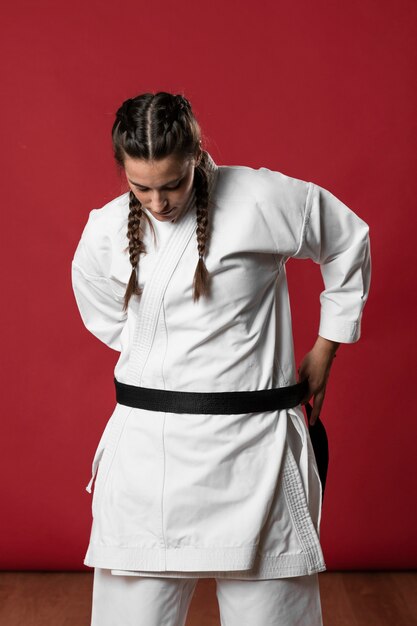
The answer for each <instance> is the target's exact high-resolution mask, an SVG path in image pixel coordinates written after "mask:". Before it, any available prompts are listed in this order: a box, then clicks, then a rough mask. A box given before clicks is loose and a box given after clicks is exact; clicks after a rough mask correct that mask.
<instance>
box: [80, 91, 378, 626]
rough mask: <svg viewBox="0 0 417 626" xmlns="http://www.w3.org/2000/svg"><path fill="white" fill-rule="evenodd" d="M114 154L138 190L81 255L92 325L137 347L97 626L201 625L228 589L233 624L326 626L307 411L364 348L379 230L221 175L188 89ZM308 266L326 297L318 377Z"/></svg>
mask: <svg viewBox="0 0 417 626" xmlns="http://www.w3.org/2000/svg"><path fill="white" fill-rule="evenodd" d="M112 141H113V147H114V156H115V159H116V163H117V164H118V166H119V167H120V169H121V172H122V174H123V176H126V180H127V184H128V186H129V189H130V190H129V191H128V192H127V193H125V194H123V195H121V196H119V197H117V198H115V199H113V200H112V201H111V202H109V203H107V204H106V205H105V206H103V207H102V208H100V209H93V210H92V211H91V212H90V214H89V218H88V221H87V223H86V225H85V228H84V230H83V233H82V236H81V240H80V242H79V244H78V247H77V249H76V251H75V254H74V258H73V261H72V283H73V289H74V293H75V297H76V301H77V304H78V307H79V311H80V314H81V317H82V320H83V322H84V324H85V326H86V327H87V329H88V330H89V331H91V332H92V333H93V334H94V335H95V336H96V337H98V338H99V339H100V340H101V341H103V342H104V343H106V344H107V345H108V346H109V347H111V348H113V349H114V350H116V351H118V352H120V357H119V360H118V362H117V364H116V367H115V370H114V382H115V386H116V400H117V402H116V407H115V409H114V412H113V414H112V415H111V417H110V419H109V420H108V422H107V424H106V427H105V429H104V432H103V435H102V437H101V440H100V442H99V444H98V447H97V451H96V454H95V457H94V461H93V473H92V478H91V481H90V483H89V485H88V486H87V490H88V491H90V492H91V489H92V483H93V481H94V479H95V487H94V495H93V503H92V510H93V525H92V529H91V537H90V543H89V547H88V551H87V554H86V557H85V560H84V563H85V564H86V565H88V566H90V567H94V587H93V608H92V624H93V626H110V625H112V626H114V625H116V624H117V626H125V625H126V626H127V625H129V626H130V625H132V626H133V624H134V625H135V626H138V625H139V624H140V625H143V626H159V625H161V624H164V625H165V624H169V625H171V626H179V625H183V624H185V620H186V615H187V610H188V607H189V604H190V601H191V597H192V593H193V591H194V588H195V584H196V582H197V581H198V579H199V578H201V577H215V578H216V589H217V598H218V602H219V610H220V615H221V620H222V625H223V626H241V625H243V624H247V625H249V624H250V625H253V626H272V625H275V624H276V625H280V626H290V625H295V624H297V625H298V626H300V625H305V626H318V625H320V624H322V617H321V607H320V597H319V586H318V572H320V571H323V570H325V569H326V566H325V563H324V560H323V554H322V551H321V546H320V541H319V528H320V518H321V504H322V495H323V485H322V481H320V477H319V474H318V468H317V463H316V460H315V457H314V451H313V448H312V444H311V439H310V437H309V432H308V428H307V427H306V424H305V421H304V417H303V412H302V409H301V404H306V403H307V402H308V400H309V399H310V398H311V397H312V396H314V404H313V410H312V412H311V416H310V422H309V426H310V427H311V426H312V425H313V424H314V423H315V421H316V420H317V419H318V417H319V413H320V409H321V406H322V403H323V399H324V394H325V389H326V384H327V380H328V376H329V372H330V368H331V364H332V361H333V358H334V356H335V353H336V350H337V348H338V346H339V344H340V343H353V342H355V341H357V340H358V339H359V337H360V322H361V316H362V311H363V307H364V305H365V302H366V300H367V297H368V292H369V284H370V275H371V261H370V244H369V227H368V225H367V224H366V223H365V222H364V221H363V220H361V219H360V218H359V217H358V216H357V215H356V214H355V213H353V211H351V210H350V209H349V208H348V207H347V206H346V205H344V204H343V203H342V202H341V201H340V200H338V199H337V198H336V197H335V196H334V195H332V194H331V193H330V192H329V191H327V190H325V189H323V188H322V187H319V186H318V185H316V184H313V183H309V182H305V181H302V180H299V179H295V178H291V177H289V176H286V175H284V174H282V173H280V172H274V171H271V170H269V169H267V168H264V167H262V168H260V169H252V168H250V167H243V166H218V165H216V163H215V162H214V161H213V159H212V157H211V156H210V154H209V153H208V152H207V151H206V150H204V149H203V148H202V145H201V131H200V128H199V125H198V123H197V121H196V119H195V117H194V115H193V112H192V109H191V106H190V103H189V102H188V100H187V99H186V98H185V97H183V96H181V95H173V94H169V93H166V92H159V93H156V94H151V93H145V94H142V95H139V96H137V97H135V98H132V99H128V100H126V101H125V102H124V103H123V104H122V106H121V107H120V108H119V110H118V111H117V114H116V119H115V122H114V125H113V129H112ZM289 258H310V259H312V260H313V261H314V262H315V263H317V264H319V265H320V270H321V273H322V276H323V280H324V283H325V290H324V291H323V292H322V293H321V295H320V302H321V318H320V327H319V333H318V337H317V340H316V342H315V344H314V345H313V347H312V349H311V350H310V351H309V352H308V353H307V354H306V355H305V357H304V359H303V360H302V362H301V364H300V367H299V368H298V379H297V378H296V368H295V363H294V353H293V339H292V331H291V315H290V307H289V298H288V291H287V282H286V272H285V263H286V261H287V260H288V259H289ZM265 390H266V391H265Z"/></svg>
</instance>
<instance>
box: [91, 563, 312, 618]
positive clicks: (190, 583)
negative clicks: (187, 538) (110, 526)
mask: <svg viewBox="0 0 417 626" xmlns="http://www.w3.org/2000/svg"><path fill="white" fill-rule="evenodd" d="M197 582H198V578H190V579H178V578H177V579H172V578H164V577H161V578H147V577H141V578H138V577H135V578H131V577H129V576H112V575H111V574H110V572H109V570H106V569H98V568H95V570H94V583H93V602H92V618H91V626H185V624H186V618H187V614H188V610H189V607H190V604H191V601H192V598H193V594H194V591H195V588H196V584H197ZM216 598H217V602H218V606H219V613H220V622H221V626H322V624H323V620H322V612H321V605H320V590H319V581H318V575H317V574H312V575H311V576H298V577H293V578H281V579H275V580H274V579H273V580H256V581H249V580H225V579H222V578H218V579H217V580H216Z"/></svg>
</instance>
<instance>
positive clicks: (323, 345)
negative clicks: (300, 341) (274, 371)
mask: <svg viewBox="0 0 417 626" xmlns="http://www.w3.org/2000/svg"><path fill="white" fill-rule="evenodd" d="M339 345H340V344H339V343H338V342H336V341H330V340H329V339H324V337H321V336H320V335H319V336H318V337H317V341H316V343H315V344H314V346H313V348H312V349H311V350H310V352H307V354H306V355H305V356H304V358H303V360H302V361H301V364H300V367H299V368H298V382H301V381H302V380H304V379H305V378H307V379H308V394H307V395H306V396H305V397H304V398H303V399H302V401H301V404H306V403H307V402H308V401H309V399H310V398H311V396H312V395H314V400H313V409H312V412H311V416H310V420H309V423H310V424H311V426H313V425H314V424H315V423H316V420H317V418H318V417H319V415H320V411H321V407H322V404H323V401H324V396H325V393H326V385H327V380H328V378H329V374H330V369H331V366H332V363H333V359H334V357H335V356H336V350H337V349H338V347H339Z"/></svg>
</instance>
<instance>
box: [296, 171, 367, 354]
mask: <svg viewBox="0 0 417 626" xmlns="http://www.w3.org/2000/svg"><path fill="white" fill-rule="evenodd" d="M291 256H294V257H295V258H300V259H304V258H309V259H312V260H313V261H314V262H315V263H318V264H320V271H321V274H322V277H323V282H324V287H325V289H324V291H322V292H321V294H320V305H321V309H320V326H319V332H318V334H319V335H320V336H321V337H324V338H325V339H330V340H332V341H337V342H340V343H354V342H355V341H358V339H359V338H360V336H361V319H362V313H363V309H364V306H365V303H366V301H367V299H368V294H369V287H370V281H371V251H370V239H369V226H368V224H367V223H366V222H364V221H363V220H362V219H361V218H360V217H358V215H356V214H355V213H354V212H353V211H352V210H351V209H349V208H348V207H347V206H346V205H345V204H344V203H343V202H341V200H339V199H338V198H336V196H334V195H333V194H332V193H331V192H330V191H328V190H327V189H324V188H323V187H320V186H319V185H316V184H314V183H309V189H308V193H307V198H306V203H305V210H304V217H303V224H302V229H301V236H300V240H299V246H298V249H297V250H296V252H295V254H293V255H291Z"/></svg>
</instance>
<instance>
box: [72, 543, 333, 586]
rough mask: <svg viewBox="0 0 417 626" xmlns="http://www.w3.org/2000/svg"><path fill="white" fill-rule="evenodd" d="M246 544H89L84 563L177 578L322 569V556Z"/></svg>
mask: <svg viewBox="0 0 417 626" xmlns="http://www.w3.org/2000/svg"><path fill="white" fill-rule="evenodd" d="M256 549H257V548H256V546H249V547H247V548H230V547H226V548H196V547H192V546H191V547H190V546H186V547H181V549H177V548H158V547H153V548H134V547H125V548H123V547H113V546H97V545H92V544H90V546H89V548H88V550H87V553H86V555H85V559H84V565H87V566H88V567H98V568H104V569H110V570H115V571H117V570H119V572H120V573H124V571H123V570H126V571H127V575H139V576H141V575H142V576H166V577H178V578H193V577H198V578H210V577H218V578H220V577H222V578H235V579H240V578H242V579H251V578H252V579H262V578H264V579H267V578H284V577H292V576H304V575H310V574H315V573H318V572H322V571H324V570H325V569H326V565H325V563H324V561H323V560H322V559H319V560H317V561H315V562H312V561H311V558H309V556H307V555H305V554H303V553H294V554H279V555H269V554H268V555H265V554H264V555H262V554H261V555H258V556H256Z"/></svg>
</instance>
